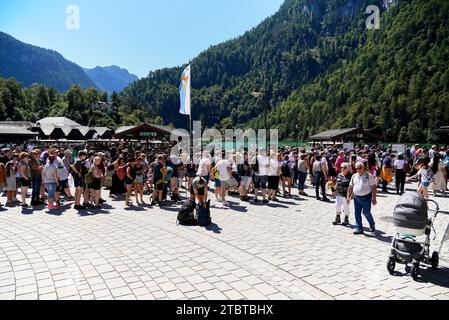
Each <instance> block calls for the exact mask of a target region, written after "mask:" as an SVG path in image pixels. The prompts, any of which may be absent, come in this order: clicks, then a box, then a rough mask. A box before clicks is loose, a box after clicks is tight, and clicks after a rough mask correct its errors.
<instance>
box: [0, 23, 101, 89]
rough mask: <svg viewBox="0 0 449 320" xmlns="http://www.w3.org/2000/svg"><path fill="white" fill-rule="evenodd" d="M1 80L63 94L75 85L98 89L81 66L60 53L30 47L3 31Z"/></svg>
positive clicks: (0, 51) (0, 34)
mask: <svg viewBox="0 0 449 320" xmlns="http://www.w3.org/2000/svg"><path fill="white" fill-rule="evenodd" d="M0 76H1V77H3V78H11V77H12V78H15V79H16V80H17V81H19V82H21V83H22V84H23V85H24V86H26V87H27V86H31V85H32V84H42V85H45V86H48V87H54V88H55V89H57V90H58V91H60V92H62V91H66V90H68V89H69V88H70V87H71V86H72V85H74V84H79V85H80V86H81V87H82V88H85V89H86V88H89V87H93V88H96V85H95V83H94V82H93V81H92V80H91V79H90V78H89V77H88V76H87V75H86V73H85V72H84V70H83V69H82V68H81V67H80V66H79V65H77V64H76V63H74V62H71V61H69V60H67V59H66V58H64V57H63V55H62V54H60V53H59V52H57V51H55V50H51V49H45V48H41V47H38V46H34V45H31V44H27V43H25V42H22V41H20V40H17V39H16V38H14V37H13V36H11V35H9V34H6V33H4V32H1V31H0Z"/></svg>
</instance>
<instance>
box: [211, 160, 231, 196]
mask: <svg viewBox="0 0 449 320" xmlns="http://www.w3.org/2000/svg"><path fill="white" fill-rule="evenodd" d="M215 168H216V169H217V171H218V175H219V176H220V182H221V190H220V191H221V195H220V196H221V199H219V200H218V201H219V202H225V203H226V191H227V188H228V185H227V183H226V182H228V181H229V180H230V179H231V177H232V169H231V163H230V162H229V160H227V159H225V153H223V157H222V159H221V160H219V161H218V162H217V164H216V166H215Z"/></svg>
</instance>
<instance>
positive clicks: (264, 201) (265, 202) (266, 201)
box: [262, 200, 270, 204]
mask: <svg viewBox="0 0 449 320" xmlns="http://www.w3.org/2000/svg"><path fill="white" fill-rule="evenodd" d="M262 203H264V204H267V203H270V201H268V200H263V201H262Z"/></svg>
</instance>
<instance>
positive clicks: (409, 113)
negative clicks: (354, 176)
mask: <svg viewBox="0 0 449 320" xmlns="http://www.w3.org/2000/svg"><path fill="white" fill-rule="evenodd" d="M372 4H377V5H378V6H379V7H380V8H382V9H381V29H380V30H368V29H367V28H366V24H365V21H366V19H367V17H368V15H367V14H366V13H365V9H366V7H367V6H368V5H372ZM382 5H383V1H372V0H371V1H363V0H358V1H356V0H317V1H312V0H287V1H285V3H284V4H283V5H282V7H281V8H280V10H279V12H278V13H276V14H275V15H274V16H272V17H270V18H268V19H267V20H265V21H264V22H262V23H261V24H260V25H259V26H258V27H256V28H254V29H253V30H251V31H249V32H247V33H245V34H244V35H243V36H242V37H239V38H237V39H235V40H232V41H228V42H225V43H223V44H220V45H218V46H213V47H211V48H209V49H208V50H207V51H205V52H203V53H202V54H200V55H199V56H198V57H197V58H195V59H193V60H192V61H191V64H192V86H193V90H192V104H193V107H192V108H193V118H194V119H199V120H201V121H203V123H204V124H205V125H206V126H207V127H212V126H214V127H217V128H226V127H231V126H234V127H236V126H237V127H239V126H240V127H244V126H247V125H250V126H252V127H260V128H262V127H264V122H265V116H266V117H267V122H268V125H269V126H270V127H276V128H279V129H280V131H281V137H282V138H284V139H288V138H296V136H297V134H298V132H297V131H298V130H296V129H295V127H296V125H297V124H299V125H300V127H301V130H300V132H299V134H300V139H306V138H307V136H308V135H310V134H314V133H317V132H319V131H322V130H325V129H329V128H336V127H355V126H359V127H361V128H365V129H372V130H374V131H376V132H378V133H382V134H383V135H384V136H385V140H389V141H407V142H414V141H420V142H424V141H427V142H431V141H434V140H435V139H436V137H434V136H433V131H434V129H436V128H438V127H439V126H440V125H443V124H446V125H447V124H449V118H448V117H449V110H448V106H449V103H448V102H449V101H448V93H447V92H448V79H449V73H448V72H449V71H448V69H449V68H448V67H447V64H448V61H449V57H448V41H449V38H448V33H449V27H448V22H449V17H448V15H449V1H446V0H429V1H424V0H400V1H398V5H397V6H396V7H391V8H388V10H387V9H386V8H385V7H383V6H382ZM184 67H185V66H182V67H178V68H171V69H163V70H158V71H156V72H152V73H151V74H150V75H149V76H148V77H147V78H145V79H142V80H140V81H137V82H135V83H133V84H132V85H130V86H129V87H128V88H127V89H125V91H124V97H128V98H131V99H132V100H133V101H134V102H136V103H137V104H139V105H142V106H143V107H144V109H145V110H147V111H148V112H149V113H150V114H151V115H152V116H155V115H160V116H161V117H162V118H163V119H164V122H165V123H173V124H175V125H176V126H178V127H187V123H188V120H187V118H186V117H184V116H181V115H178V113H177V111H178V105H179V98H178V85H179V75H180V74H181V72H182V69H183V68H184ZM255 90H257V91H263V92H265V95H264V96H263V97H262V98H261V99H259V100H257V99H255V98H254V97H252V96H251V92H253V91H255ZM266 113H267V114H268V115H266Z"/></svg>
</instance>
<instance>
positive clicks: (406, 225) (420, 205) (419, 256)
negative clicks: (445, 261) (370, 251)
mask: <svg viewBox="0 0 449 320" xmlns="http://www.w3.org/2000/svg"><path fill="white" fill-rule="evenodd" d="M428 202H429V203H432V204H433V205H435V206H436V209H435V210H429V208H428ZM439 210H440V208H439V206H438V203H436V202H435V201H433V200H428V201H426V200H425V199H424V197H423V196H422V195H421V194H419V193H416V192H409V193H406V194H404V195H403V196H402V197H401V198H400V199H399V201H398V203H397V205H396V207H395V209H394V217H393V219H394V225H395V227H396V231H397V233H396V235H395V237H394V239H393V242H392V244H391V253H390V257H389V259H388V262H387V270H388V272H389V273H390V274H391V275H393V274H394V269H395V266H396V263H401V264H412V268H411V272H410V274H411V276H412V278H413V280H415V281H416V280H417V279H418V275H419V267H420V264H421V263H425V264H428V265H431V266H432V268H433V270H436V269H437V268H438V264H439V252H436V251H435V252H433V253H432V256H430V234H431V230H432V228H433V223H434V221H435V218H436V217H437V215H438V212H439ZM428 211H434V212H435V214H434V216H433V217H431V218H430V219H429V216H428ZM448 230H449V228H448ZM421 236H424V237H425V238H424V239H423V241H422V242H420V241H418V240H417V238H418V237H421ZM445 238H446V237H445ZM446 240H447V239H443V242H444V241H446ZM441 248H442V246H441V247H440V250H441Z"/></svg>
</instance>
